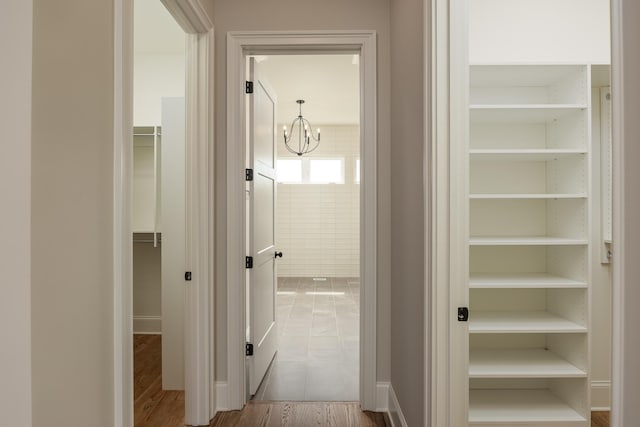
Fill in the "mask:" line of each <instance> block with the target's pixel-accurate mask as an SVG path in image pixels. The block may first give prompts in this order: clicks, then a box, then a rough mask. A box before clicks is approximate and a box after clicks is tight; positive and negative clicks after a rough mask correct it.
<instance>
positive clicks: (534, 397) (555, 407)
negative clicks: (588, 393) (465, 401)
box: [469, 389, 587, 427]
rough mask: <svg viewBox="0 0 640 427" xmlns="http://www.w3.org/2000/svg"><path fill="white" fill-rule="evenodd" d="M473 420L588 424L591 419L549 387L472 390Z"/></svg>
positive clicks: (476, 422) (474, 423)
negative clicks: (557, 395) (577, 410)
mask: <svg viewBox="0 0 640 427" xmlns="http://www.w3.org/2000/svg"><path fill="white" fill-rule="evenodd" d="M469 422H470V425H471V426H472V427H473V426H482V425H484V426H487V425H492V426H495V425H500V424H509V425H513V424H515V423H522V425H532V423H550V424H551V425H553V427H561V426H562V427H565V426H566V427H569V426H581V427H583V426H586V425H587V424H586V422H587V420H586V419H585V418H584V417H583V416H582V415H580V414H579V413H578V412H576V411H575V410H574V409H573V408H571V407H570V406H569V405H568V404H566V403H565V402H563V401H562V400H560V399H559V398H558V397H556V396H555V395H554V394H553V393H551V392H550V391H549V390H544V389H532V390H471V391H470V392H469Z"/></svg>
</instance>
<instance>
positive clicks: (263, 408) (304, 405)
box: [210, 402, 390, 427]
mask: <svg viewBox="0 0 640 427" xmlns="http://www.w3.org/2000/svg"><path fill="white" fill-rule="evenodd" d="M389 425H390V423H389V421H388V420H387V419H386V417H385V415H384V414H382V413H375V412H363V411H361V410H360V406H359V404H358V403H351V402H349V403H346V402H250V403H248V404H247V405H246V406H245V408H244V409H243V410H242V411H229V412H220V413H218V414H217V415H216V417H215V418H214V419H213V420H212V421H211V424H210V426H211V427H222V426H224V427H227V426H229V427H299V426H309V427H312V426H327V427H378V426H380V427H385V426H389Z"/></svg>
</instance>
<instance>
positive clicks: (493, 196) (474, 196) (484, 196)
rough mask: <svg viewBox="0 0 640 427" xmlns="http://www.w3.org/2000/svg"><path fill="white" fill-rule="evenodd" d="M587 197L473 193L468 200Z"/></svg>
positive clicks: (582, 195) (576, 195) (578, 195)
mask: <svg viewBox="0 0 640 427" xmlns="http://www.w3.org/2000/svg"><path fill="white" fill-rule="evenodd" d="M586 198H587V195H586V194H585V193H566V194H565V193H563V194H546V193H543V194H531V193H514V194H507V193H500V194H489V193H475V194H470V195H469V199H471V200H483V199H484V200H491V199H505V200H509V199H551V200H553V199H586Z"/></svg>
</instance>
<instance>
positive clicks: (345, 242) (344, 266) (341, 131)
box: [277, 123, 360, 277]
mask: <svg viewBox="0 0 640 427" xmlns="http://www.w3.org/2000/svg"><path fill="white" fill-rule="evenodd" d="M315 127H316V124H315V123H314V129H315ZM318 127H320V129H321V131H322V141H321V144H320V146H319V147H318V149H317V150H316V151H314V152H313V153H311V154H309V155H305V156H309V157H311V158H313V157H316V158H339V157H341V158H344V162H345V164H344V166H345V183H344V184H278V195H277V197H278V202H277V205H278V207H277V215H278V218H277V227H278V229H277V233H278V234H277V240H278V250H281V251H282V252H283V253H284V257H283V258H281V259H280V260H278V276H280V277H315V276H323V277H358V276H359V275H360V225H359V224H360V184H358V183H356V177H355V171H356V159H359V158H360V128H359V126H357V125H340V126H330V125H329V126H328V125H320V126H318ZM279 129H282V125H280V126H279ZM278 156H279V158H297V156H296V155H292V154H291V153H289V152H288V151H287V150H286V149H285V147H284V144H283V143H282V141H281V140H279V141H278Z"/></svg>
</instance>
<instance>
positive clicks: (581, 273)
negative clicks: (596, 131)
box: [468, 65, 592, 427]
mask: <svg viewBox="0 0 640 427" xmlns="http://www.w3.org/2000/svg"><path fill="white" fill-rule="evenodd" d="M470 83H471V86H470V105H469V117H470V140H469V152H468V160H469V171H470V181H469V194H468V197H469V216H470V218H469V241H468V250H469V282H468V287H469V301H470V307H469V309H470V315H469V388H470V390H469V423H470V425H471V426H476V425H477V426H481V425H484V426H488V425H491V426H514V425H526V426H530V427H533V426H547V427H550V426H554V427H560V426H580V427H587V426H588V421H587V420H588V419H589V411H590V405H589V345H588V343H589V298H590V297H589V295H590V255H589V254H590V250H591V249H590V242H591V228H590V226H589V224H590V205H591V203H592V197H591V192H592V191H591V186H592V184H591V177H590V176H591V171H590V155H591V143H590V141H591V127H590V124H591V121H590V120H591V114H590V108H591V107H590V103H591V91H590V67H589V66H587V65H477V66H471V68H470Z"/></svg>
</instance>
